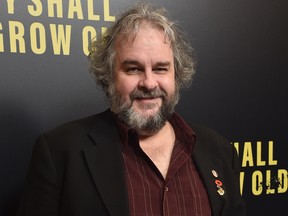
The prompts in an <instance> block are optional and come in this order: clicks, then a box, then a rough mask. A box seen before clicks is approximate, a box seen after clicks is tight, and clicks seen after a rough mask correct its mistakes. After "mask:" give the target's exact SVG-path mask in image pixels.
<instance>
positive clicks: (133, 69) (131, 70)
mask: <svg viewBox="0 0 288 216" xmlns="http://www.w3.org/2000/svg"><path fill="white" fill-rule="evenodd" d="M140 71H141V69H140V68H139V67H128V68H126V73H128V74H135V73H139V72H140Z"/></svg>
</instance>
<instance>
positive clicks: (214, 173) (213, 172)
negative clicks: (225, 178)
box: [212, 170, 218, 178]
mask: <svg viewBox="0 0 288 216" xmlns="http://www.w3.org/2000/svg"><path fill="white" fill-rule="evenodd" d="M212 175H213V176H214V177H215V178H217V177H218V173H217V172H216V170H212Z"/></svg>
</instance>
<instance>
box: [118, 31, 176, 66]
mask: <svg viewBox="0 0 288 216" xmlns="http://www.w3.org/2000/svg"><path fill="white" fill-rule="evenodd" d="M116 56H117V57H116V58H118V60H120V61H122V60H125V59H126V58H136V59H141V58H145V59H146V60H147V59H150V60H151V61H158V60H159V61H168V60H169V61H172V58H173V52H172V49H171V43H170V41H169V40H168V39H167V37H166V36H165V34H164V32H163V31H161V30H159V29H157V28H153V27H151V26H142V27H141V28H139V29H138V30H137V31H131V32H130V33H125V34H121V35H119V36H118V38H117V41H116Z"/></svg>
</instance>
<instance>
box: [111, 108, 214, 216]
mask: <svg viewBox="0 0 288 216" xmlns="http://www.w3.org/2000/svg"><path fill="white" fill-rule="evenodd" d="M116 121H117V125H118V128H119V132H120V137H121V147H122V153H123V159H124V165H125V174H126V182H127V188H128V197H129V206H130V215H135V216H140V215H153V216H158V215H159V216H162V215H170V216H172V215H173V216H176V215H178V216H179V215H183V216H185V215H190V216H193V215H195V216H196V215H197V216H211V210H210V204H209V200H208V195H207V192H206V189H205V186H204V184H203V182H202V180H201V177H200V176H199V173H198V171H197V168H196V166H195V163H194V162H193V159H192V151H193V145H194V142H195V134H194V132H193V131H192V129H191V128H190V127H189V126H188V125H187V124H186V123H185V122H184V120H183V119H182V118H181V117H180V116H179V115H177V114H176V113H174V114H173V115H172V117H171V118H170V119H169V122H170V123H171V125H172V127H173V129H174V131H175V135H176V141H175V144H174V148H173V151H172V155H171V160H170V164H169V168H168V172H167V176H166V178H165V179H164V178H163V176H162V174H161V173H160V171H159V170H158V169H157V167H156V166H155V165H154V163H153V162H152V160H150V158H149V157H148V156H147V155H146V154H145V152H144V151H143V150H142V149H141V147H140V146H139V138H138V134H137V132H136V131H135V130H133V129H129V128H128V127H127V126H126V125H125V124H124V123H122V122H120V121H119V120H116Z"/></svg>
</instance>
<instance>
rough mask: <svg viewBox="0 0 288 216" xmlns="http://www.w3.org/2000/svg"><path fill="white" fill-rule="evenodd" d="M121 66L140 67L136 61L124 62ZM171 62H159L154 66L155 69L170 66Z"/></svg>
mask: <svg viewBox="0 0 288 216" xmlns="http://www.w3.org/2000/svg"><path fill="white" fill-rule="evenodd" d="M121 64H122V65H142V64H141V63H140V62H139V61H137V60H129V59H127V60H124V61H123V62H122V63H121ZM170 65H171V62H170V61H160V62H156V64H155V65H154V66H157V67H159V66H160V67H166V66H170Z"/></svg>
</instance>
